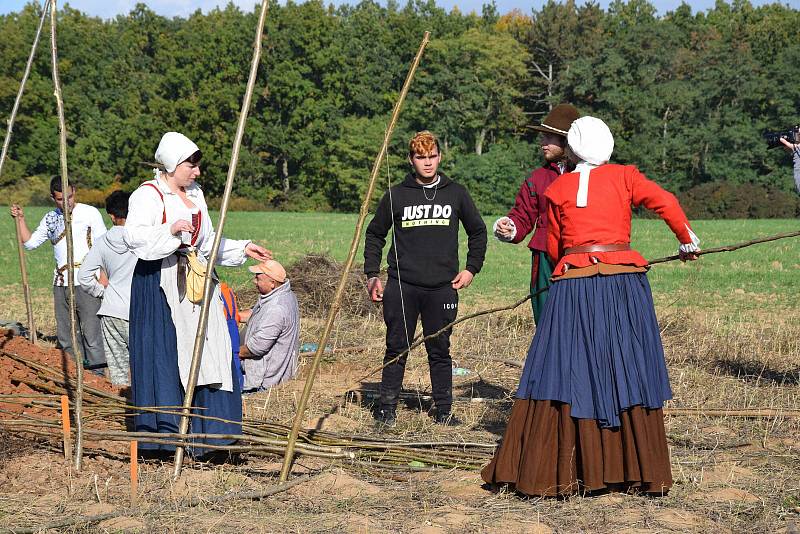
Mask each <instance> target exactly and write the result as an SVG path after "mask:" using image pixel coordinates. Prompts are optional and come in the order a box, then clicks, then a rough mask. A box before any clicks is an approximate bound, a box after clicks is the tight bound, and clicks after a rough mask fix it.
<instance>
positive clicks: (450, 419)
mask: <svg viewBox="0 0 800 534" xmlns="http://www.w3.org/2000/svg"><path fill="white" fill-rule="evenodd" d="M433 422H434V423H436V424H437V425H442V426H458V425H460V424H461V420H460V419H458V418H457V417H456V416H455V415H453V414H452V413H450V412H436V415H434V416H433Z"/></svg>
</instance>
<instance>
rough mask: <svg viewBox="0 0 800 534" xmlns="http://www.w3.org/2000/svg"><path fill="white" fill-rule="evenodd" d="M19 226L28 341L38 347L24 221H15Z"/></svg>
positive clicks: (18, 249) (20, 268) (18, 240)
mask: <svg viewBox="0 0 800 534" xmlns="http://www.w3.org/2000/svg"><path fill="white" fill-rule="evenodd" d="M14 222H15V223H16V226H17V254H18V255H19V272H20V273H21V274H22V291H23V294H24V295H25V309H26V310H27V312H28V339H30V340H31V343H33V344H34V345H36V341H37V336H36V323H35V322H34V321H33V303H32V302H31V286H30V284H29V283H28V268H27V266H26V265H25V249H24V248H23V247H22V227H21V225H22V221H20V219H19V217H16V218H15V219H14Z"/></svg>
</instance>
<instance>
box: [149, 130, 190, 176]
mask: <svg viewBox="0 0 800 534" xmlns="http://www.w3.org/2000/svg"><path fill="white" fill-rule="evenodd" d="M198 150H200V148H198V146H197V145H196V144H194V141H192V140H191V139H189V138H188V137H186V136H185V135H183V134H182V133H178V132H167V133H165V134H164V136H163V137H162V138H161V142H160V143H158V148H157V149H156V156H155V157H156V161H157V162H158V163H161V164H162V165H163V166H164V169H166V171H167V172H175V168H176V167H177V166H178V165H180V164H181V163H183V162H184V161H186V160H187V159H188V158H189V156H191V155H192V154H194V153H195V152H197V151H198Z"/></svg>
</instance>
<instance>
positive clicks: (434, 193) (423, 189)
mask: <svg viewBox="0 0 800 534" xmlns="http://www.w3.org/2000/svg"><path fill="white" fill-rule="evenodd" d="M439 179H440V178H439V175H438V174H437V175H436V180H434V182H435V185H434V186H433V196H432V197H431V198H428V193H426V192H425V189H430V187H425V186H424V185H423V186H422V194H423V195H424V196H425V200H427V201H428V202H433V199H435V198H436V191H437V190H438V189H439Z"/></svg>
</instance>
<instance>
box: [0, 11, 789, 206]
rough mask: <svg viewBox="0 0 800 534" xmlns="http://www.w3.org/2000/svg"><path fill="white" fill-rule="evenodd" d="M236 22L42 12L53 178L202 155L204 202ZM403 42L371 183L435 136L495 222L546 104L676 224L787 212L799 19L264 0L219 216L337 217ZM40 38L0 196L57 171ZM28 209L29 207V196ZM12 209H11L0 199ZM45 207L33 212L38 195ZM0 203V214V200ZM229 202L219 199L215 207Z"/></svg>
mask: <svg viewBox="0 0 800 534" xmlns="http://www.w3.org/2000/svg"><path fill="white" fill-rule="evenodd" d="M40 14H41V7H40V6H38V5H37V4H36V3H30V4H28V5H27V6H25V7H24V8H23V9H22V10H21V11H20V12H17V13H11V14H9V15H5V16H0V36H2V38H0V114H1V115H3V116H4V117H7V115H8V113H10V110H11V107H12V105H13V102H14V98H15V95H16V92H17V90H18V87H19V80H20V78H21V75H22V71H23V69H24V66H25V62H26V60H27V55H28V53H29V50H30V45H31V43H32V40H33V36H34V33H35V30H36V25H37V23H38V19H39V17H40ZM256 22H257V13H256V12H243V11H242V10H240V9H239V8H237V7H235V6H234V5H232V4H229V5H228V6H227V7H225V8H224V9H215V10H213V11H210V12H208V13H205V14H203V13H202V12H200V11H197V12H196V13H194V14H192V15H191V16H189V17H187V18H180V17H176V18H166V17H162V16H160V15H157V14H156V13H154V12H153V11H151V10H150V9H149V8H148V7H147V6H145V5H144V4H139V5H137V6H136V7H135V8H134V9H133V10H132V11H131V12H130V13H128V14H126V15H119V16H117V17H116V18H114V19H111V20H102V19H100V18H95V17H90V16H88V15H86V14H84V13H81V12H80V11H78V10H75V9H72V8H69V7H66V8H65V9H63V10H61V11H60V13H59V43H58V48H59V56H60V74H61V81H62V85H63V91H64V103H65V108H66V109H65V110H66V118H67V128H68V142H69V151H68V157H69V167H70V173H71V178H72V179H73V180H75V181H77V183H79V184H80V186H81V187H83V188H84V189H87V190H93V191H95V192H97V196H98V197H99V195H100V193H101V192H102V191H107V190H109V189H110V188H114V187H122V188H125V189H132V188H134V187H136V185H138V184H139V183H140V182H141V181H143V180H145V179H147V178H148V177H149V171H148V170H147V167H146V166H144V165H143V164H142V163H141V162H148V161H151V160H152V157H153V152H154V151H155V147H156V145H157V143H158V140H159V138H160V136H161V134H162V133H163V132H164V131H168V130H177V131H181V132H183V133H185V134H186V135H188V136H189V137H190V138H192V139H193V140H195V141H196V142H197V144H198V145H199V146H200V147H201V149H202V150H203V153H204V157H203V173H204V176H203V177H201V183H202V185H203V187H204V189H205V190H206V193H207V195H209V196H211V197H213V196H215V195H219V194H220V193H221V192H222V189H223V187H224V181H225V176H226V170H227V166H228V163H229V161H228V160H229V157H230V147H231V145H232V140H233V136H234V131H235V127H236V120H237V116H238V112H239V108H240V106H241V99H242V96H243V92H244V87H245V84H246V81H247V73H248V67H249V61H250V59H251V53H252V42H251V41H252V36H253V35H254V32H255V24H256ZM425 30H430V31H431V32H432V40H431V43H430V45H429V46H428V49H427V51H426V53H425V55H424V56H423V59H422V62H421V64H420V68H419V70H418V71H417V75H416V78H415V80H414V83H413V85H412V88H411V92H410V94H409V97H408V100H407V101H406V105H405V108H404V110H403V113H402V115H401V122H400V125H399V126H398V129H397V130H396V133H395V136H394V141H393V144H392V147H391V151H390V152H391V154H390V157H389V158H388V161H387V164H386V168H385V169H383V170H382V175H383V176H384V177H386V178H385V179H384V183H387V182H388V180H389V179H391V180H393V181H397V180H399V179H401V178H402V176H403V175H404V174H405V172H406V171H407V168H408V166H407V163H406V161H405V158H404V154H405V151H406V140H407V139H408V137H409V135H410V134H411V133H413V132H414V131H418V130H422V129H428V130H432V131H434V132H435V133H436V134H438V135H439V137H440V139H441V142H442V151H443V155H444V160H443V170H444V171H445V172H446V173H448V174H449V175H452V176H453V177H455V178H456V179H458V180H460V181H461V182H463V183H464V184H465V185H467V186H468V187H469V188H470V190H471V192H472V194H473V196H474V197H475V199H476V202H477V203H478V205H479V207H480V208H481V210H482V211H484V212H491V213H499V212H503V211H505V210H506V209H507V208H508V207H509V206H510V204H511V203H512V202H513V197H514V194H515V193H516V190H517V188H518V187H519V183H520V182H521V181H522V179H523V178H524V177H525V176H526V173H527V172H528V171H529V170H530V169H531V168H533V167H535V166H536V165H537V164H539V161H540V155H539V150H538V145H537V144H536V142H537V137H536V135H535V132H533V131H531V130H530V128H529V126H530V125H531V124H537V123H539V122H541V120H542V118H543V117H544V115H545V114H546V113H547V111H548V110H549V109H550V108H551V107H552V106H553V105H555V104H558V103H560V102H570V103H572V104H574V105H576V106H577V107H578V109H579V110H580V111H581V112H582V113H584V114H592V115H596V116H598V117H601V118H602V119H604V120H605V121H606V122H607V123H608V124H609V126H610V127H611V130H612V131H613V132H614V134H615V138H616V139H615V140H616V148H615V154H614V156H613V161H615V162H618V163H635V164H637V165H639V167H640V168H641V169H642V171H643V172H645V173H646V174H647V175H648V176H650V177H651V178H653V179H655V180H656V181H657V182H659V183H660V184H661V185H663V186H664V187H666V188H668V189H670V190H671V191H673V192H675V193H678V194H679V195H682V197H683V198H684V199H686V201H687V203H688V204H689V205H691V206H692V211H693V212H694V213H693V214H694V215H695V216H698V215H700V216H765V215H766V216H795V215H796V214H797V212H798V208H799V207H800V206H799V205H798V201H797V195H796V194H795V193H794V191H793V182H792V176H791V167H790V161H789V159H788V156H787V155H786V154H785V153H784V152H783V151H781V150H779V149H773V150H767V146H766V143H765V142H764V141H763V139H762V133H763V132H764V131H767V130H776V129H783V128H786V127H788V126H791V125H794V124H797V123H798V122H800V61H798V55H797V50H798V48H797V43H798V42H800V11H798V10H797V9H792V8H790V7H788V6H785V5H781V4H778V3H775V4H771V5H765V6H761V7H753V6H752V5H751V4H750V3H749V2H747V1H746V0H745V1H743V0H735V1H734V2H733V4H728V3H726V2H724V1H721V0H719V1H718V2H717V4H716V6H715V7H714V8H713V9H711V10H708V11H705V12H693V11H692V8H691V7H690V6H689V5H688V4H685V3H684V4H683V5H681V6H680V7H679V8H677V9H675V10H674V11H670V12H668V13H665V14H663V15H658V14H657V12H656V10H655V8H654V6H653V5H652V4H651V3H649V2H648V1H647V0H630V1H628V2H622V1H619V0H618V1H616V2H613V3H612V4H611V5H610V6H609V7H608V8H607V9H601V8H600V7H598V6H597V5H596V4H593V3H587V4H583V5H578V4H577V3H576V2H575V1H573V0H567V1H563V2H554V1H552V0H551V1H549V2H548V3H547V4H545V5H544V6H543V7H541V8H540V9H533V10H532V11H531V12H528V13H523V12H520V11H513V12H510V13H506V14H500V13H499V12H498V10H497V8H496V7H495V5H494V4H493V3H491V4H486V5H484V7H483V10H482V12H481V13H480V14H476V13H468V14H465V13H462V12H460V11H458V10H457V9H453V10H451V11H449V12H448V11H446V10H444V9H442V8H441V7H439V6H437V5H436V3H435V1H434V0H427V1H425V0H409V1H408V3H406V4H405V5H400V4H398V3H397V2H396V1H394V0H389V1H388V2H387V5H386V6H385V7H383V6H381V5H379V4H377V3H375V2H371V1H363V2H361V3H359V4H358V5H355V6H348V5H343V6H340V7H334V6H332V5H331V6H327V5H325V4H324V3H323V2H322V1H321V0H309V1H306V2H304V3H294V2H292V1H287V2H286V3H285V5H281V4H279V3H278V2H276V1H273V2H272V3H271V4H270V12H269V15H268V21H267V26H266V28H265V35H264V41H263V47H264V53H263V58H262V64H261V67H260V71H259V80H258V84H257V87H256V94H255V95H254V100H253V107H252V110H251V113H250V116H249V118H248V124H247V128H246V133H245V139H244V143H243V147H242V152H241V155H240V162H239V167H238V173H237V177H236V180H237V181H236V185H235V188H234V189H235V194H236V195H237V196H238V197H240V199H239V200H240V202H239V204H238V205H239V206H240V207H243V208H246V207H255V208H258V209H292V210H337V211H352V210H355V209H356V208H357V206H358V205H359V204H360V198H361V195H362V193H363V191H364V189H365V187H366V178H367V176H368V174H369V171H370V168H371V165H372V162H373V160H374V157H375V154H376V152H377V150H378V148H379V146H380V143H381V140H382V136H383V132H384V129H385V127H386V124H387V122H388V120H389V115H390V113H391V109H392V106H393V104H394V101H395V99H396V97H397V95H398V93H399V91H400V87H401V86H402V83H403V79H404V77H405V74H406V72H407V70H408V68H409V64H410V62H411V60H412V58H413V56H414V54H415V52H416V50H417V48H418V45H419V42H420V40H421V38H422V34H423V32H424V31H425ZM47 48H48V47H47V45H46V42H45V43H43V45H42V46H41V48H40V50H39V53H38V54H37V57H36V61H35V64H34V68H33V71H32V74H31V78H30V80H29V82H28V88H27V90H26V93H25V95H24V97H23V101H22V105H21V108H20V112H19V115H18V118H17V122H16V124H15V127H14V134H13V139H12V143H11V149H10V152H9V158H10V159H9V161H8V162H7V164H6V167H5V169H4V175H3V176H2V177H0V187H3V188H4V189H7V190H8V191H10V192H12V193H13V194H15V195H22V196H24V195H28V198H29V200H31V201H35V195H36V194H37V193H36V192H37V191H38V192H39V193H42V192H43V191H44V186H43V184H45V183H46V181H47V179H48V178H49V176H50V175H53V174H56V173H58V136H57V119H56V111H55V101H54V98H53V96H52V94H53V89H52V81H51V78H50V65H49V61H50V60H49V51H48V49H47ZM4 135H5V131H3V132H2V133H0V136H4ZM42 194H43V193H42ZM12 196H13V195H12ZM45 196H46V195H45ZM8 198H9V197H7V198H6V200H7V199H8ZM235 205H236V204H235Z"/></svg>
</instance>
